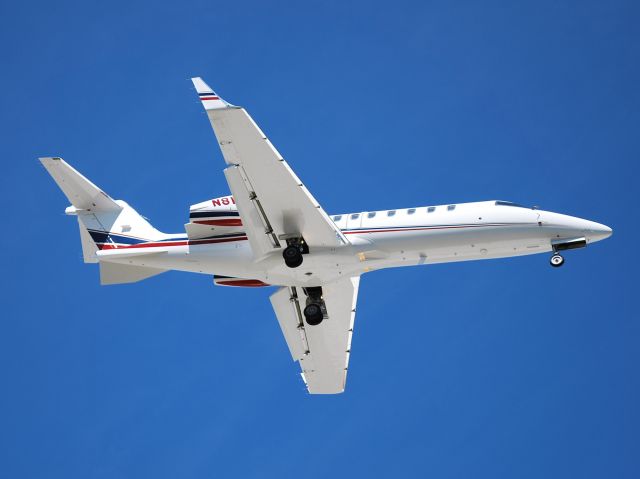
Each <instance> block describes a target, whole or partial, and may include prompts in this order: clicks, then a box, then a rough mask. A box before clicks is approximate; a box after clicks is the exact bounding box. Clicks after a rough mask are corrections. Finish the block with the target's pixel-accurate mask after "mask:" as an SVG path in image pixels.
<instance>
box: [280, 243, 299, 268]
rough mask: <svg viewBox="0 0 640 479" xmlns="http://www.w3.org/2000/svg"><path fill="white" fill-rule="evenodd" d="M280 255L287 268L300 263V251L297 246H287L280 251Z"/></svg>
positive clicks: (295, 266) (294, 266)
mask: <svg viewBox="0 0 640 479" xmlns="http://www.w3.org/2000/svg"><path fill="white" fill-rule="evenodd" d="M282 257H283V258H284V262H285V264H286V265H287V266H288V267H289V268H297V267H298V266H300V265H301V264H302V252H301V251H300V248H298V247H297V246H287V247H286V248H285V249H284V251H283V252H282Z"/></svg>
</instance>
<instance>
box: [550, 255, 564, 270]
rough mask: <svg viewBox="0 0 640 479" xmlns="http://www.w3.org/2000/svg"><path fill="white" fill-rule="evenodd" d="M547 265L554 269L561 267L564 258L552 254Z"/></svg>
mask: <svg viewBox="0 0 640 479" xmlns="http://www.w3.org/2000/svg"><path fill="white" fill-rule="evenodd" d="M549 263H550V264H551V266H553V267H554V268H559V267H560V266H562V265H563V264H564V258H563V257H562V256H560V255H559V254H554V255H553V256H552V257H551V259H550V260H549Z"/></svg>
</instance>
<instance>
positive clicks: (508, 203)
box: [496, 200, 526, 208]
mask: <svg viewBox="0 0 640 479" xmlns="http://www.w3.org/2000/svg"><path fill="white" fill-rule="evenodd" d="M496 206H515V207H516V208H526V206H523V205H519V204H518V203H513V202H511V201H500V200H498V201H496Z"/></svg>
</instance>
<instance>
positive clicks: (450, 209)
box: [447, 205, 456, 211]
mask: <svg viewBox="0 0 640 479" xmlns="http://www.w3.org/2000/svg"><path fill="white" fill-rule="evenodd" d="M455 209H456V205H449V206H447V211H453V210H455Z"/></svg>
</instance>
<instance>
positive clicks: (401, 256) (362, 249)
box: [100, 201, 611, 286]
mask: <svg viewBox="0 0 640 479" xmlns="http://www.w3.org/2000/svg"><path fill="white" fill-rule="evenodd" d="M496 203H501V202H496V201H483V202H477V203H463V204H456V205H443V206H436V207H417V208H409V209H398V210H389V211H375V212H364V213H349V214H343V215H336V216H332V219H333V221H334V223H335V224H336V226H338V228H340V229H341V230H342V232H343V233H344V234H345V236H346V237H347V239H348V240H349V241H350V243H351V244H350V245H346V246H344V247H340V248H328V249H311V251H310V252H309V254H306V255H304V262H303V264H302V265H301V266H300V267H298V268H295V269H292V268H288V267H287V266H286V265H285V264H284V262H283V260H282V255H281V252H280V250H275V251H274V252H273V253H272V254H270V255H267V256H266V257H264V258H262V259H260V260H258V261H255V260H254V258H253V254H252V251H251V247H250V245H249V242H248V241H247V240H246V237H244V236H242V235H240V237H239V239H234V240H230V241H225V242H220V243H214V244H195V242H193V243H192V242H185V241H176V243H177V244H173V245H171V244H169V245H158V246H157V247H152V248H148V254H145V255H141V256H140V255H129V254H128V253H131V250H129V251H128V248H122V249H113V250H108V251H102V252H100V260H101V261H111V262H119V263H126V264H135V265H141V266H150V267H156V268H162V269H172V270H180V271H189V272H197V273H205V274H216V275H221V276H230V277H236V278H246V279H257V280H260V281H263V282H264V283H267V284H272V285H287V286H317V285H323V284H326V283H329V282H331V281H334V280H336V279H339V278H341V277H350V276H356V275H360V274H362V273H365V272H369V271H373V270H377V269H382V268H393V267H398V266H413V265H420V264H433V263H447V262H453V261H468V260H476V259H491V258H504V257H510V256H520V255H527V254H534V253H544V252H549V251H551V250H552V249H553V246H552V245H553V244H554V243H556V242H561V241H564V240H573V239H577V238H584V239H585V240H586V242H587V244H589V243H593V242H595V241H599V240H601V239H604V238H606V237H608V236H609V235H610V234H611V230H610V229H609V228H608V227H606V226H604V225H602V224H599V223H595V222H592V221H588V220H583V219H580V218H575V217H572V216H567V215H562V214H558V213H552V212H549V211H542V210H536V209H531V208H525V207H520V206H517V205H509V204H496ZM171 237H175V238H176V239H179V238H180V235H171ZM240 238H241V239H240ZM184 243H186V244H184ZM136 252H139V250H137V251H136Z"/></svg>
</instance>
